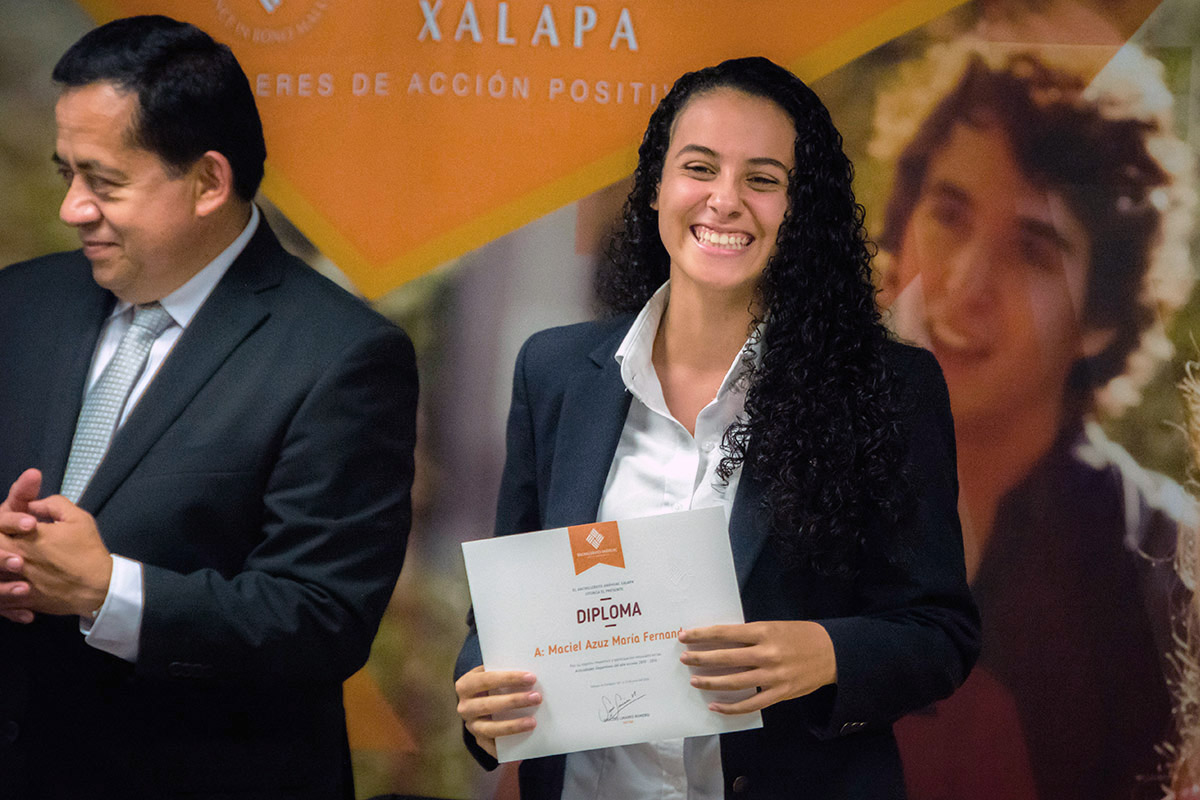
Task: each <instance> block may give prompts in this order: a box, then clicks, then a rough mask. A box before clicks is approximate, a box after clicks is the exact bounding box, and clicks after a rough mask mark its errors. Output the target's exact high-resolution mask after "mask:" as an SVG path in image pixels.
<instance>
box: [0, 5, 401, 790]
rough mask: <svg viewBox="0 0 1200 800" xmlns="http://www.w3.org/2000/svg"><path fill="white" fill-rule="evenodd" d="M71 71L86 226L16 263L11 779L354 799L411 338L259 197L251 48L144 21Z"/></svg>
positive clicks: (9, 344) (78, 214)
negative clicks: (60, 246) (332, 272)
mask: <svg viewBox="0 0 1200 800" xmlns="http://www.w3.org/2000/svg"><path fill="white" fill-rule="evenodd" d="M54 77H55V80H56V81H57V82H58V83H59V84H60V85H61V86H62V87H63V88H62V94H61V96H60V99H59V101H58V105H57V109H56V118H57V125H58V133H57V141H56V145H55V155H54V160H55V162H56V163H57V164H58V166H59V169H60V170H61V172H62V175H63V177H64V180H65V181H66V186H67V190H66V197H65V199H64V200H63V204H62V209H61V216H62V218H63V220H64V221H65V222H67V223H68V224H70V225H72V226H74V227H75V228H76V229H77V230H78V231H79V236H80V241H81V242H82V245H83V248H82V250H81V251H75V252H71V253H61V254H56V255H51V256H47V257H44V258H39V259H35V260H33V261H29V262H25V263H23V264H17V265H14V266H11V267H8V268H6V269H4V270H2V271H0V379H2V381H3V388H2V389H0V481H3V485H4V486H11V488H10V489H9V491H8V494H7V499H6V500H5V501H4V502H3V504H0V616H2V617H4V618H5V619H0V796H3V797H5V798H18V799H20V800H24V798H60V797H62V798H66V797H70V798H85V797H86V798H96V797H122V798H130V797H133V798H141V797H146V798H150V797H153V798H163V797H182V796H186V797H190V798H199V797H227V796H237V797H247V798H249V797H313V798H318V797H320V798H329V797H339V796H340V797H351V796H352V795H353V787H352V781H351V775H350V765H349V751H348V747H347V741H346V729H345V720H344V712H343V709H342V695H341V684H342V681H344V680H345V679H346V678H347V677H348V676H349V675H351V674H352V673H353V672H354V671H355V670H357V669H358V668H359V667H360V666H361V665H362V664H363V662H364V661H365V660H366V658H367V654H368V651H369V648H370V645H371V641H372V639H373V637H374V634H375V631H376V627H377V625H378V622H379V619H380V616H381V615H382V613H383V610H384V608H385V606H386V604H387V601H388V598H389V596H390V593H391V590H392V587H393V585H394V583H395V580H396V576H397V575H398V573H399V570H400V565H401V561H402V560H403V554H404V544H405V538H406V535H407V532H408V526H409V521H410V505H409V488H410V485H411V481H412V473H413V462H412V452H413V439H414V427H415V424H414V417H415V406H416V373H415V364H414V357H413V351H412V346H411V344H410V343H409V341H408V339H407V338H406V337H405V336H404V334H403V333H402V332H401V331H399V330H398V329H397V328H395V327H394V326H392V325H391V324H389V323H388V322H387V321H386V320H384V319H383V318H381V317H379V316H378V315H376V314H374V313H373V312H371V311H370V310H369V309H367V308H365V307H364V306H363V305H362V304H361V303H360V302H359V301H357V300H355V299H354V298H352V297H350V296H349V295H347V294H346V293H345V292H343V291H342V290H340V289H338V288H336V287H335V286H334V285H333V284H331V283H330V282H328V281H327V280H325V279H324V278H322V277H320V276H318V275H317V274H316V273H314V272H312V271H311V270H310V269H308V268H307V267H306V266H305V265H304V264H302V263H301V262H300V261H299V260H297V259H296V258H294V257H292V256H290V255H288V254H287V253H285V252H284V250H283V249H282V248H281V247H280V245H279V242H278V241H277V240H276V238H275V236H274V235H273V234H272V233H271V231H270V229H269V228H268V226H267V224H266V222H265V221H264V220H263V219H262V218H261V217H260V214H259V212H258V210H257V209H256V208H255V207H254V205H253V203H252V198H253V196H254V194H255V191H256V190H257V187H258V184H259V181H260V180H261V177H262V174H263V159H264V158H265V146H264V144H263V138H262V127H261V123H260V121H259V117H258V112H257V110H256V109H255V106H254V98H253V95H252V93H251V90H250V87H249V84H248V82H247V81H246V78H245V75H244V74H243V73H242V71H241V68H240V67H239V66H238V64H237V61H236V60H235V59H234V57H233V54H232V53H231V52H230V51H229V49H228V48H227V47H225V46H224V45H220V44H218V43H216V42H214V41H213V40H212V39H211V38H210V37H209V36H208V35H207V34H205V33H203V32H202V31H199V30H197V29H196V28H194V27H192V26H190V25H186V24H183V23H179V22H175V21H173V20H169V19H167V18H165V17H136V18H131V19H125V20H118V21H116V22H113V23H110V24H108V25H105V26H102V27H100V28H98V29H96V30H94V31H92V32H91V33H89V34H87V35H86V36H84V37H83V38H82V39H81V40H80V41H79V42H77V43H76V44H75V45H74V46H73V47H72V48H71V49H70V50H69V51H68V52H67V53H66V55H64V56H63V58H62V59H61V60H60V62H59V63H58V65H57V67H56V68H55V73H54Z"/></svg>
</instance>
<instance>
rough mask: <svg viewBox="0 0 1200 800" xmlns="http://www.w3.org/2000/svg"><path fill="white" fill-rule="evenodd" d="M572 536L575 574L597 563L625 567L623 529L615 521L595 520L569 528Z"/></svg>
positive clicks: (572, 556) (568, 531)
mask: <svg viewBox="0 0 1200 800" xmlns="http://www.w3.org/2000/svg"><path fill="white" fill-rule="evenodd" d="M567 533H568V534H569V536H570V538H571V558H572V559H573V560H574V561H575V574H576V575H578V574H580V573H581V572H584V571H585V570H588V569H591V568H592V567H594V566H596V565H597V564H608V565H609V566H613V567H620V568H621V569H625V553H624V552H623V551H622V550H621V531H620V529H619V528H618V527H617V523H615V522H594V523H592V524H590V525H572V526H570V527H568V528H567Z"/></svg>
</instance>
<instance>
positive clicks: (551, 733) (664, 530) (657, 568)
mask: <svg viewBox="0 0 1200 800" xmlns="http://www.w3.org/2000/svg"><path fill="white" fill-rule="evenodd" d="M463 557H464V558H465V560H466V565H467V580H468V582H469V583H470V587H471V600H472V602H473V603H474V606H475V623H476V625H477V627H478V630H479V645H480V648H481V650H482V652H483V663H484V667H485V668H486V669H489V670H528V671H530V672H533V673H534V674H536V675H537V677H538V682H537V684H536V685H535V689H536V690H537V691H540V692H541V693H542V698H543V700H542V703H541V705H540V706H537V707H536V708H535V709H534V710H533V711H532V713H533V716H534V717H535V718H536V719H537V727H535V728H534V729H533V730H532V731H529V732H528V733H521V734H516V735H513V736H502V737H500V738H499V739H498V740H497V741H496V748H497V750H498V751H499V757H500V760H501V761H515V760H517V759H522V758H532V757H535V756H545V755H552V754H555V753H568V752H573V751H576V750H590V749H592V748H596V747H612V746H615V745H623V744H634V743H637V742H648V741H654V740H657V739H673V738H677V737H682V736H700V735H704V734H711V733H726V732H729V731H740V730H747V729H749V728H760V727H762V717H761V716H760V715H759V713H758V712H754V713H751V714H737V715H725V714H718V713H716V712H714V711H710V710H709V709H708V703H710V702H712V701H714V700H717V701H720V702H733V701H736V700H740V699H742V698H744V697H747V696H749V695H750V694H751V693H752V690H746V691H740V692H707V691H704V692H702V691H700V690H698V689H695V688H693V687H692V686H691V685H690V684H689V682H688V679H689V678H690V677H691V675H692V674H693V670H692V668H689V667H686V666H684V665H683V664H681V663H680V662H679V655H680V654H681V653H682V652H683V650H684V647H683V645H681V644H680V643H679V642H678V641H677V640H676V636H677V635H678V633H679V631H681V630H682V629H684V628H694V627H699V626H703V625H718V624H731V623H732V624H736V623H740V622H742V621H743V617H742V604H741V600H740V599H739V597H738V588H737V578H736V576H735V575H734V570H733V556H732V554H731V553H730V549H729V534H728V532H727V524H726V521H725V514H724V512H723V511H722V510H721V509H719V508H707V509H701V510H697V511H684V512H681V513H678V514H664V515H661V516H654V517H643V518H640V519H630V520H623V521H620V522H599V523H595V524H593V525H577V526H572V527H570V528H557V529H555V530H549V531H540V532H538V533H524V534H517V535H512V536H501V537H498V538H495V539H485V540H482V541H476V542H466V543H465V544H463ZM528 713H530V710H529V709H522V710H521V711H520V712H517V713H514V714H512V715H511V716H523V715H525V714H528Z"/></svg>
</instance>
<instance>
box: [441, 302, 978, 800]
mask: <svg viewBox="0 0 1200 800" xmlns="http://www.w3.org/2000/svg"><path fill="white" fill-rule="evenodd" d="M632 321H633V320H632V318H631V317H628V316H626V317H621V318H617V319H614V320H609V321H605V322H599V323H595V322H593V323H583V324H580V325H572V326H568V327H564V328H554V329H551V330H548V331H543V332H541V333H539V334H536V335H534V336H533V337H532V338H531V339H530V340H529V341H528V342H526V344H525V346H524V347H523V348H522V350H521V354H520V356H519V357H518V359H517V366H516V374H515V377H514V378H513V400H512V408H511V411H510V412H509V419H508V440H507V458H506V461H505V465H504V475H503V479H502V481H501V487H500V501H499V508H498V511H497V513H496V534H497V535H504V534H510V533H517V532H522V531H532V530H541V529H545V528H557V527H563V526H567V525H577V524H582V523H587V522H594V521H596V513H597V511H598V509H599V507H600V497H601V493H602V491H603V489H604V482H605V479H606V478H607V477H608V472H609V467H610V466H611V464H612V459H613V455H614V453H615V451H616V447H617V443H618V441H619V440H620V436H621V430H622V429H623V427H624V424H625V416H626V413H627V412H628V410H629V403H630V395H629V393H628V392H626V391H625V385H624V383H623V382H622V380H621V374H620V367H619V365H618V364H617V362H616V360H615V359H614V358H613V355H614V353H615V352H616V350H617V347H618V346H619V345H620V343H621V340H622V339H623V338H624V336H625V334H626V333H627V331H628V329H629V326H630V325H631V324H632ZM887 356H888V362H889V366H890V368H891V369H892V370H893V371H894V373H895V374H896V377H897V379H898V380H902V381H904V384H905V386H906V387H907V390H906V393H907V398H908V403H907V405H908V407H910V408H911V409H912V413H911V414H910V415H909V418H908V420H907V424H908V428H909V440H910V446H909V474H910V478H911V480H912V482H913V488H914V491H915V510H914V512H913V513H912V514H911V515H910V516H909V517H908V519H907V522H906V524H905V529H904V530H903V531H901V532H899V535H898V537H897V540H898V541H899V542H901V543H902V545H903V552H902V553H898V554H897V558H896V560H895V562H894V564H893V565H891V566H886V565H875V566H872V567H869V568H867V569H865V570H864V571H863V572H862V574H861V575H860V576H859V578H858V579H856V580H853V581H850V580H839V579H833V578H828V577H822V576H820V575H817V574H814V573H812V572H810V571H806V570H803V569H798V568H789V567H788V559H787V558H785V557H783V556H782V555H781V554H780V553H779V552H778V551H777V550H776V549H775V543H774V541H773V540H772V539H771V538H770V537H769V536H768V534H769V528H768V526H767V524H766V523H765V521H764V519H763V514H762V508H763V506H762V486H761V484H760V483H759V482H758V481H756V480H755V479H754V477H753V476H751V475H749V474H744V475H743V476H742V478H741V480H740V482H739V484H738V489H737V495H736V497H735V499H734V505H733V509H732V514H731V517H730V522H729V537H730V543H731V546H732V549H733V561H734V567H735V569H736V572H737V578H738V585H739V587H740V590H741V597H742V606H743V611H744V613H745V617H746V621H747V622H753V621H756V620H795V619H812V620H817V621H818V622H820V623H821V624H822V625H823V626H824V627H825V629H826V630H827V631H828V632H829V636H830V638H831V639H832V640H833V646H834V651H835V654H836V657H837V670H838V676H837V685H836V687H833V686H829V687H825V688H823V689H820V690H818V691H817V692H814V693H813V694H810V695H808V696H807V697H803V698H798V699H795V700H790V701H787V702H783V703H778V704H776V705H773V706H771V707H769V708H767V709H766V710H764V711H763V728H762V729H760V730H753V731H745V732H740V733H730V734H724V735H722V737H721V762H722V769H723V772H724V779H725V793H726V796H728V797H739V796H740V797H753V798H794V797H814V798H821V799H822V800H831V799H832V798H846V800H876V799H877V798H895V797H903V795H904V783H903V778H902V774H901V767H900V759H899V754H898V752H897V749H896V742H895V739H894V737H893V736H892V731H891V723H892V722H894V721H895V720H896V719H897V718H899V717H900V716H902V715H903V714H905V713H907V712H909V711H912V710H914V709H918V708H922V707H924V706H926V705H928V704H930V703H932V702H933V701H935V700H938V699H940V698H942V697H945V696H947V695H949V694H950V693H951V692H952V691H953V690H954V688H955V687H957V686H958V685H959V684H960V683H962V681H963V680H964V679H965V678H966V675H967V672H968V671H969V670H970V668H971V665H972V664H973V663H974V661H975V658H976V656H977V655H978V652H979V617H978V613H977V611H976V609H975V604H974V602H973V601H972V599H971V594H970V591H969V589H968V588H967V583H966V575H965V568H964V564H963V550H962V533H961V530H960V527H959V521H958V512H957V507H956V504H957V493H958V479H957V475H956V472H955V457H954V426H953V422H952V420H951V418H950V404H949V398H948V396H947V393H946V385H945V382H944V381H943V380H942V375H941V371H940V370H939V369H938V366H937V363H936V361H934V359H933V356H931V355H930V354H929V353H927V352H925V351H923V350H918V349H917V348H913V347H908V346H905V345H901V344H891V345H889V348H888V352H887ZM797 424H798V425H803V421H798V423H797ZM480 663H482V658H481V656H480V653H479V642H478V639H477V637H476V635H475V631H474V629H472V630H471V632H470V634H469V636H468V639H467V642H466V644H465V645H464V647H463V650H462V652H461V653H460V654H459V660H458V665H457V669H456V672H457V674H459V675H461V674H462V673H463V672H466V671H467V670H469V669H471V668H472V667H475V666H477V665H479V664H480ZM546 702H547V703H553V702H554V699H553V698H551V697H547V698H546ZM466 738H467V743H468V746H469V747H470V748H471V750H472V752H473V753H474V754H475V756H476V758H477V759H478V760H479V761H480V762H481V763H482V764H484V766H488V767H491V766H494V765H495V761H494V760H493V759H491V758H490V757H489V756H488V755H487V754H486V753H484V752H483V751H482V750H480V749H479V748H478V747H477V746H476V745H475V744H474V740H473V738H472V737H471V736H470V734H467V735H466ZM564 761H565V758H564V757H563V756H552V757H548V758H541V759H533V760H529V761H525V762H523V763H522V765H521V774H520V778H521V796H522V797H523V798H525V800H531V799H533V800H539V799H540V798H547V799H548V800H557V799H558V797H559V796H560V795H561V793H562V786H563V765H564Z"/></svg>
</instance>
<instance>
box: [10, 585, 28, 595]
mask: <svg viewBox="0 0 1200 800" xmlns="http://www.w3.org/2000/svg"><path fill="white" fill-rule="evenodd" d="M9 593H10V594H12V595H13V596H15V597H21V596H23V595H27V594H29V585H28V584H25V583H18V584H17V585H16V586H14V587H12V589H11V590H10V592H9Z"/></svg>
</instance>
